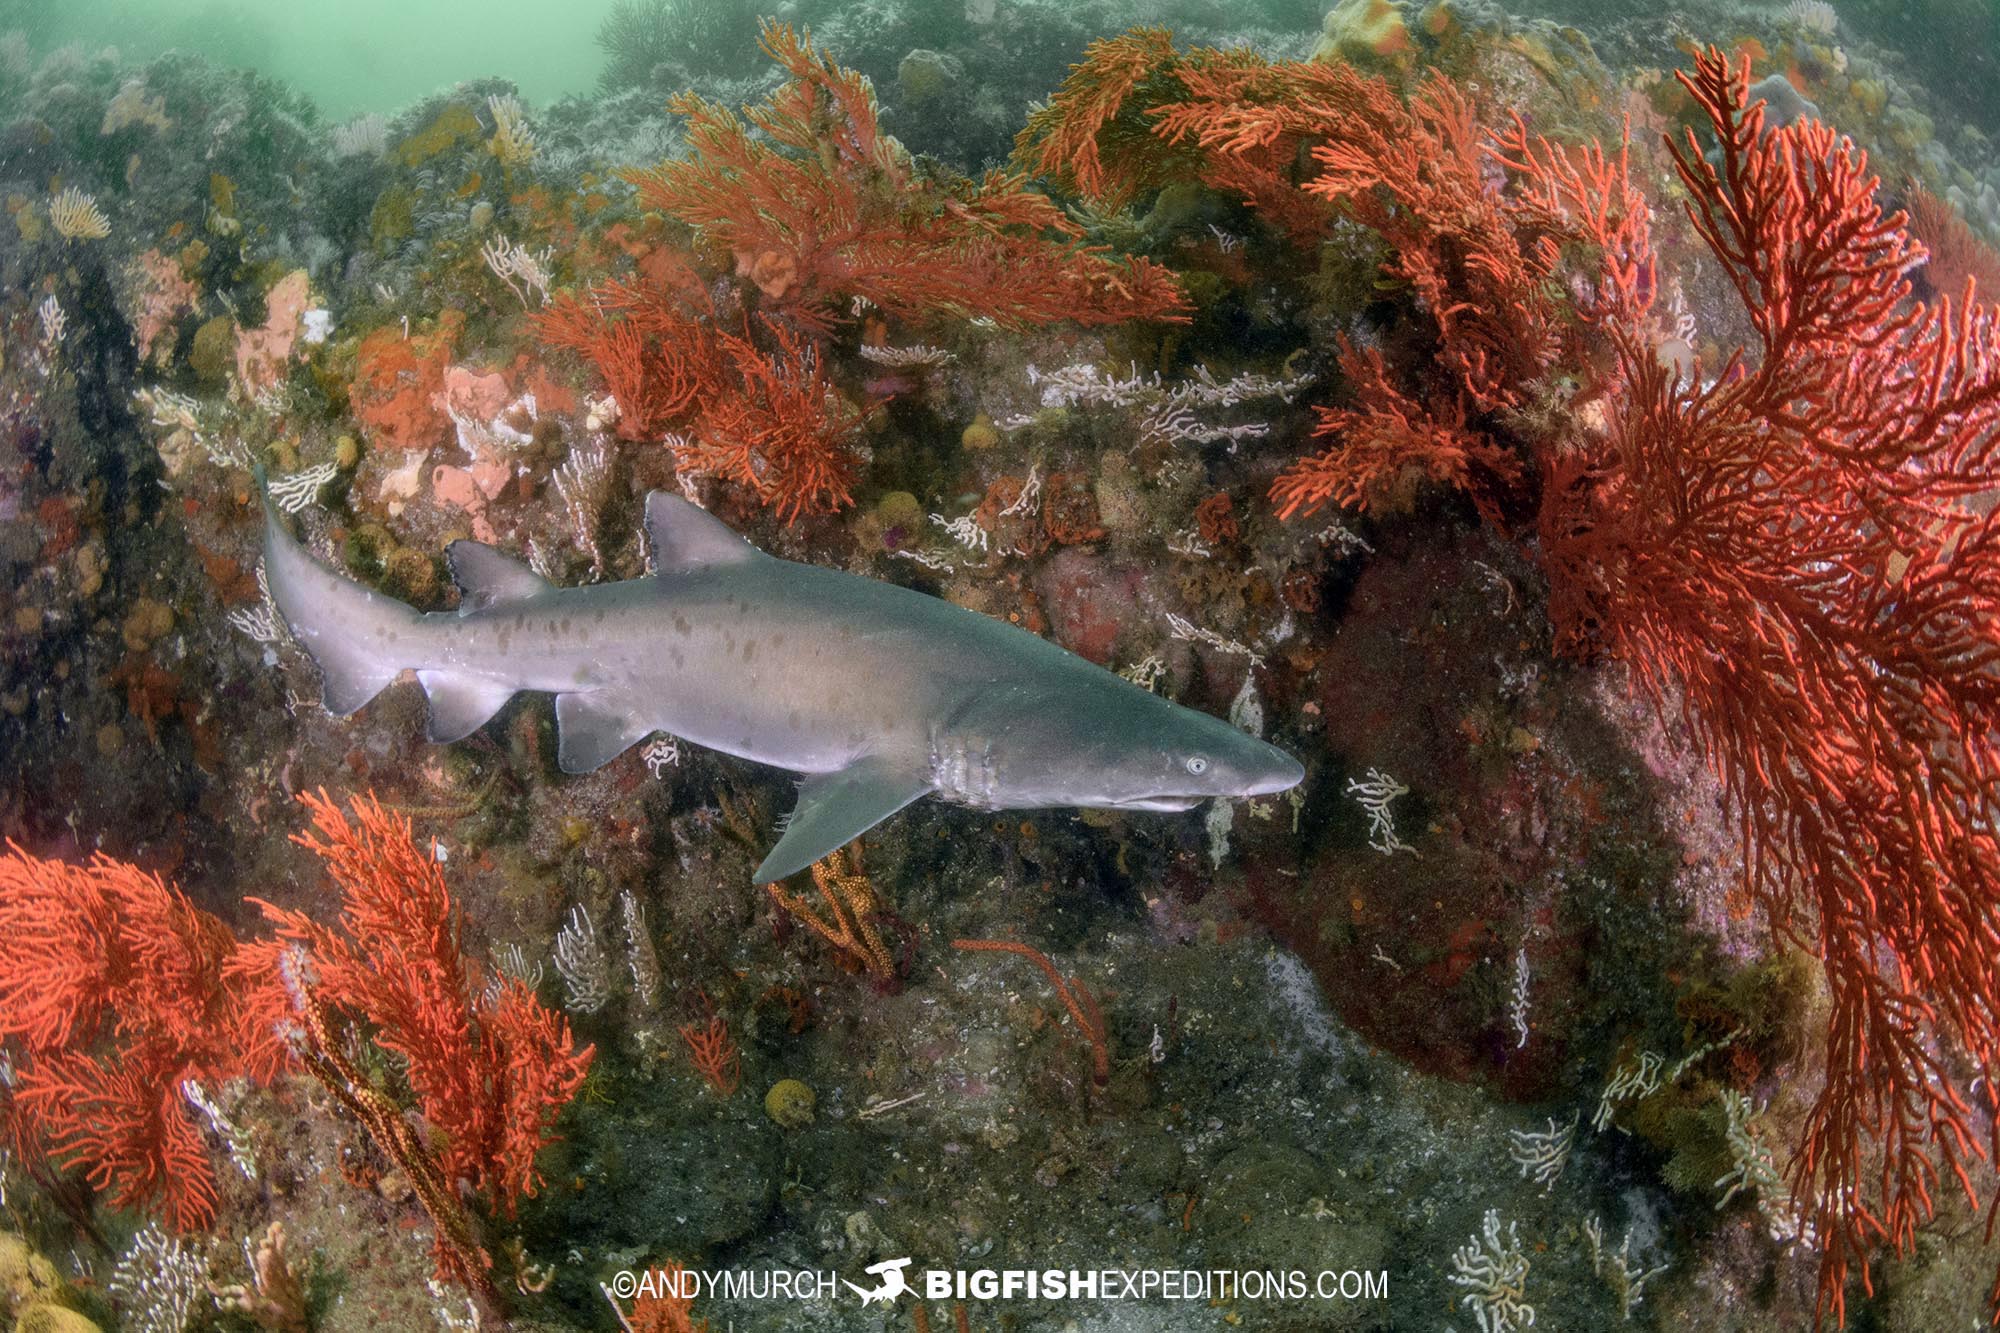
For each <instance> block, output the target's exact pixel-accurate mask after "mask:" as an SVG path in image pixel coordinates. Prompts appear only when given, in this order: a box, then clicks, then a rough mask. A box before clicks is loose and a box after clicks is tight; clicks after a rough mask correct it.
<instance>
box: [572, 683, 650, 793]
mask: <svg viewBox="0 0 2000 1333" xmlns="http://www.w3.org/2000/svg"><path fill="white" fill-rule="evenodd" d="M644 711H645V710H644V709H643V708H641V707H640V706H639V704H638V701H637V700H635V699H633V698H632V696H630V695H629V694H622V693H619V692H618V691H615V690H578V691H576V692H574V693H571V694H558V695H557V696H556V764H557V766H558V767H560V768H561V769H562V771H563V772H565V773H588V772H590V771H591V770H592V769H595V768H602V767H604V766H605V765H606V764H608V763H610V762H611V761H612V760H613V759H616V758H617V757H618V756H619V755H621V754H623V753H625V751H626V750H628V749H630V748H631V747H632V746H634V745H636V744H637V743H638V742H640V741H642V740H644V739H645V738H646V737H647V736H648V735H649V734H651V732H652V731H653V730H654V727H653V724H652V723H650V722H642V721H639V720H638V719H639V717H640V716H641V715H642V714H643V713H644Z"/></svg>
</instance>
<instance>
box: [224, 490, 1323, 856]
mask: <svg viewBox="0 0 2000 1333" xmlns="http://www.w3.org/2000/svg"><path fill="white" fill-rule="evenodd" d="M264 514H265V536H264V569H265V577H266V580H267V582H268V583H269V587H270V594H271V600H272V602H273V603H274V604H275V606H276V608H277V611H278V613H279V615H280V616H282V617H283V619H284V621H285V624H286V626H287V627H288V628H289V629H290V630H291V633H292V637H293V638H294V639H295V640H296V641H297V643H298V644H299V645H300V646H301V647H302V648H304V650H305V651H306V653H307V654H308V655H310V656H311V658H312V659H313V661H314V663H315V664H316V665H317V666H318V668H319V674H320V682H321V691H322V703H323V705H324V706H325V708H326V709H327V711H328V712H330V713H332V714H334V715H336V716H340V717H346V716H349V715H351V714H353V713H355V712H356V711H358V710H359V709H360V708H361V707H362V706H363V705H364V704H366V703H367V702H368V701H369V700H371V699H373V698H374V697H375V696H376V695H377V694H378V693H380V692H381V691H382V690H383V689H385V688H386V687H387V686H388V685H389V684H391V683H392V682H393V681H395V680H396V679H398V678H399V677H400V676H401V675H402V674H403V673H404V672H405V671H414V672H415V673H416V678H417V680H418V681H419V682H420V683H421V684H422V686H423V689H424V692H425V694H426V695H427V696H428V699H429V705H430V718H429V737H430V739H431V740H432V741H433V742H437V743H440V744H442V743H448V742H451V741H456V740H460V739H463V738H464V737H466V736H468V735H470V734H471V733H472V732H474V731H475V730H477V729H478V728H479V727H480V726H482V725H484V724H485V723H486V722H487V721H488V719H490V718H491V717H492V716H493V715H494V714H495V713H497V712H499V711H500V709H501V708H502V707H503V706H504V705H505V704H506V703H507V702H508V701H509V700H510V699H512V698H513V697H514V695H515V694H517V693H520V692H523V691H537V692H542V693H547V694H553V695H554V696H555V715H556V731H557V746H556V761H557V765H558V767H560V768H561V769H562V770H563V771H564V772H566V773H586V772H590V771H591V770H593V769H596V768H599V767H601V766H603V765H604V764H607V763H609V762H610V761H611V760H612V759H614V758H616V757H617V756H618V755H620V754H621V753H623V752H624V751H625V750H626V749H627V748H629V747H630V746H632V745H634V744H636V743H637V742H639V741H641V740H644V739H645V738H646V737H648V736H650V735H652V734H653V733H655V732H665V733H668V734H670V735H672V736H675V737H678V738H680V739H683V740H687V741H691V742H694V743H696V744H699V745H703V746H706V747H708V748H710V749H713V750H718V751H721V752H722V753H724V754H728V755H733V756H736V757H738V758H741V759H748V760H752V761H754V762H757V763H760V764H767V765H771V766H774V767H777V768H781V769H786V770H789V771H790V772H792V773H795V774H798V775H799V776H800V777H801V779H802V781H801V784H800V787H799V794H798V803H797V805H796V807H795V808H794V810H793V811H792V813H791V816H790V817H789V819H787V820H784V821H782V822H781V825H780V830H781V831H780V834H779V837H778V839H777V842H776V844H775V845H773V846H772V847H771V849H770V851H769V854H768V855H766V856H765V857H764V859H763V862H762V863H761V864H760V865H759V866H758V867H757V869H756V873H755V877H754V882H756V883H758V884H764V883H768V882H771V881H773V880H779V879H783V878H785V877H786V876H788V875H793V874H796V873H798V872H799V871H801V870H804V869H805V868H807V867H808V866H810V865H811V864H812V863H813V862H815V861H817V860H820V859H821V858H823V857H825V856H828V855H830V854H831V853H833V852H834V851H836V850H838V849H839V848H841V847H843V846H845V845H846V844H847V843H848V842H850V841H851V840H853V839H854V838H856V837H859V836H860V835H861V834H862V833H864V832H866V831H867V830H869V829H871V828H873V827H874V826H875V825H877V824H878V823H880V822H881V821H883V820H885V819H887V818H889V817H890V816H891V815H894V814H895V813H896V812H897V811H899V810H901V809H903V807H905V806H907V805H909V804H910V803H911V802H912V801H915V800H918V799H919V798H921V797H924V796H935V797H939V798H942V799H944V800H946V801H950V802H955V803H958V804H961V805H966V806H971V807H974V808H977V809H982V810H1002V809H1037V808H1055V807H1081V808H1094V809H1103V810H1121V811H1185V810H1190V809H1193V808H1194V807H1195V806H1197V805H1200V804H1202V803H1203V802H1206V801H1210V800H1214V799H1217V798H1241V797H1250V796H1261V795H1266V794H1269V793H1273V792H1281V791H1284V790H1286V789H1288V788H1290V787H1292V786H1294V785H1296V784H1297V783H1298V782H1300V781H1301V780H1302V779H1303V778H1304V776H1305V769H1304V767H1303V766H1302V765H1301V764H1300V763H1299V761H1298V760H1296V759H1294V758H1293V757H1292V756H1290V755H1289V754H1286V753H1285V752H1284V751H1283V750H1280V749H1278V748H1277V747H1276V746H1274V745H1270V744H1268V743H1266V742H1265V741H1263V740H1260V739H1258V738H1257V737H1255V736H1252V735H1249V734H1248V733H1247V732H1244V731H1242V730H1240V729H1238V728H1236V727H1234V726H1231V725H1230V724H1229V723H1228V722H1225V721H1223V720H1221V719H1219V718H1215V717H1211V716H1209V715H1208V714H1206V713H1202V712H1198V711H1196V710H1194V709H1190V708H1185V707H1182V706H1181V705H1179V704H1176V703H1173V702H1172V701H1170V700H1167V699H1164V698H1161V697H1160V696H1158V695H1156V694H1154V693H1152V692H1151V691H1149V690H1146V689H1143V688H1141V687H1139V686H1138V685H1135V684H1133V683H1132V682H1131V681H1128V680H1126V679H1124V678H1123V677H1121V676H1119V675H1117V674H1115V673H1114V672H1111V671H1107V670H1105V669H1104V668H1102V667H1100V666H1097V665H1096V664H1095V663H1092V662H1090V661H1087V660H1086V659H1084V658H1081V657H1079V656H1077V655H1076V654H1074V653H1071V652H1069V651H1067V650H1065V649H1064V648H1062V647H1060V646H1059V645H1057V644H1054V643H1051V642H1049V641H1048V640H1046V639H1043V638H1040V637H1038V636H1036V635H1034V634H1030V633H1028V632H1027V631H1025V630H1022V629H1019V628H1016V627H1015V626H1013V625H1009V624H1006V623H1004V622H1002V621H1000V620H997V619H994V618H992V617H990V616H985V615H981V614H979V613H978V612H976V611H971V610H968V609H966V608H964V607H960V606H955V605H953V604H952V603H950V602H947V601H945V600H943V599H941V598H938V597H933V596H930V595H928V594H926V593H923V592H919V591H917V590H915V589H912V588H904V587H901V586H898V585H896V584H893V583H886V582H882V581H879V580H876V579H870V578H864V577H861V576H859V575H855V574H848V573H845V572H843V571H840V570H834V569H827V568H823V567H821V566H817V565H809V564H801V563H797V562H795V561H790V560H785V559H782V558H780V557H777V556H773V555H770V554H768V553H766V552H764V551H761V550H759V549H758V548H757V547H755V546H754V545H752V544H751V543H750V542H749V541H747V540H745V539H744V538H743V537H742V536H740V535H738V534H737V533H736V532H735V531H734V530H732V529H731V528H730V527H729V526H728V525H727V524H725V523H723V522H722V521H721V520H720V519H718V518H716V517H715V516H714V515H712V514H710V513H708V512H707V511H706V510H704V509H702V508H700V507H699V506H697V505H695V504H693V503H691V502H689V501H688V500H686V499H684V498H683V497H681V496H679V495H675V494H672V493H670V492H665V491H654V492H652V493H651V494H650V495H648V496H647V497H646V501H645V510H644V521H645V530H646V534H647V537H648V540H649V542H650V547H651V552H652V564H653V568H652V572H651V573H649V574H647V575H645V576H644V577H641V578H634V579H626V580H622V581H618V582H611V583H599V584H589V585H585V586H581V587H558V586H555V585H553V584H551V583H550V582H548V581H547V580H545V579H543V578H542V577H541V576H540V575H538V574H536V573H535V572H534V571H533V570H532V569H530V568H529V567H528V566H527V565H525V564H523V563H521V562H520V561H518V560H516V559H514V558H512V557H511V556H509V555H507V554H506V553H504V552H502V551H500V550H498V549H496V548H495V547H492V546H489V545H485V544H482V543H479V542H474V541H456V542H453V543H452V544H451V545H450V546H449V547H447V548H446V557H447V560H448V562H449V565H450V568H451V572H452V577H453V579H454V581H455V582H456V583H457V585H458V588H459V602H458V606H457V607H456V609H453V610H448V611H432V612H425V611H420V610H418V609H417V608H415V607H412V606H409V605H407V604H405V603H403V602H401V601H398V600H396V599H395V598H392V597H389V596H387V595H386V594H383V593H381V592H377V591H375V590H373V589H371V588H369V587H367V586H365V585H363V584H361V583H359V582H356V581H355V580H353V579H350V578H348V577H346V576H345V575H343V574H340V573H338V572H336V571H335V570H332V569H330V568H328V567H327V566H326V565H324V564H322V563H320V562H319V561H318V560H317V559H315V558H314V557H313V555H312V554H311V553H310V552H309V551H308V550H307V549H306V548H305V546H304V545H302V544H301V543H300V541H299V540H298V539H297V538H296V537H294V536H293V535H292V533H291V531H290V530H289V529H288V528H287V527H286V526H285V522H284V519H283V518H282V516H280V515H279V513H278V511H277V508H276V506H275V505H273V504H272V503H271V501H270V499H269V497H268V496H266V497H265V501H264Z"/></svg>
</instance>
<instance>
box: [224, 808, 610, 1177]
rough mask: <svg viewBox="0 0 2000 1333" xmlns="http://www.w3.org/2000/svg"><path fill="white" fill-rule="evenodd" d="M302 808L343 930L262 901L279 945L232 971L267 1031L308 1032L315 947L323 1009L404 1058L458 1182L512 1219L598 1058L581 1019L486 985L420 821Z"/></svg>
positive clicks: (442, 1156)
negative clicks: (419, 833) (252, 989)
mask: <svg viewBox="0 0 2000 1333" xmlns="http://www.w3.org/2000/svg"><path fill="white" fill-rule="evenodd" d="M300 799H301V800H302V801H303V802H304V803H305V805H306V807H307V808H308V809H309V810H311V811H312V815H313V831H312V832H309V833H304V834H298V835H295V836H294V841H296V842H297V843H298V844H299V845H300V846H302V847H305V848H306V849H308V850H309V851H311V852H313V853H314V854H316V855H317V856H319V857H320V858H321V860H323V861H324V862H325V863H326V867H327V870H328V872H329V873H330V874H331V875H332V876H333V879H334V882H335V883H336V884H338V885H339V886H340V890H341V914H340V923H339V927H338V929H336V928H333V927H328V926H323V925H320V924H319V923H318V922H315V921H313V920H311V919H310V918H308V917H306V916H304V915H303V914H301V913H298V912H291V911H286V910H285V909H283V908H279V907H275V906H273V905H271V904H270V903H263V902H259V903H258V906H260V907H261V908H262V909H263V911H264V915H265V916H266V918H268V919H269V920H270V921H271V922H272V923H273V924H274V925H276V926H277V928H278V938H277V939H276V940H273V941H264V942H260V943H259V944H256V945H251V946H246V947H245V948H244V950H243V951H242V952H241V954H240V955H239V958H238V962H237V963H236V964H234V965H232V971H233V972H234V971H240V972H242V973H243V974H245V975H248V976H250V977H254V978H256V979H258V981H259V982H260V984H261V991H260V1004H261V1010H262V1015H263V1017H264V1020H265V1021H264V1023H263V1024H262V1026H263V1028H264V1030H266V1031H268V1032H272V1033H276V1032H278V1031H280V1030H282V1029H283V1028H285V1027H286V1026H287V1025H288V1024H290V1025H293V1026H296V1022H297V1020H296V1016H295V1012H294V1011H295V1009H296V1007H297V999H298V997H297V996H296V995H294V994H293V993H292V992H293V990H295V989H296V987H295V986H292V985H288V984H287V983H286V982H285V980H284V978H285V976H286V974H287V969H288V968H289V969H293V970H294V971H297V970H298V968H299V962H294V961H292V960H291V959H290V958H289V957H288V955H289V954H290V953H291V951H293V950H298V951H302V954H303V958H302V959H301V960H300V961H301V962H302V963H303V969H304V972H305V973H306V974H308V975H309V977H310V982H311V992H312V996H313V998H314V1000H315V1001H317V1002H318V1003H319V1004H321V1005H322V1006H324V1008H325V1010H326V1011H327V1012H328V1013H329V1014H330V1015H332V1016H335V1017H339V1018H345V1019H347V1020H348V1021H350V1022H354V1023H359V1024H362V1025H363V1026H364V1030H365V1031H366V1032H367V1033H368V1034H369V1035H370V1036H371V1037H372V1039H373V1040H374V1042H375V1044H376V1045H378V1046H380V1047H381V1048H382V1049H384V1050H386V1051H390V1052H392V1053H394V1054H395V1055H397V1056H400V1057H401V1058H402V1061H403V1062H404V1068H405V1071H406V1076H407V1078H408V1080H409V1084H410V1089H411V1091H412V1092H414V1093H415V1094H416V1099H417V1107H418V1109H419V1110H420V1111H421V1112H422V1114H423V1117H424V1120H425V1122H426V1123H427V1124H428V1125H429V1126H430V1127H431V1128H432V1129H433V1130H434V1131H435V1132H436V1134H437V1136H438V1138H439V1140H440V1143H439V1145H438V1146H437V1155H438V1159H439V1162H440V1164H441V1166H442V1169H443V1172H444V1175H445V1177H446V1178H447V1179H448V1180H450V1181H454V1182H464V1183H465V1184H466V1185H468V1186H469V1187H471V1188H472V1189H474V1190H475V1191H477V1192H478V1193H480V1194H482V1195H483V1196H485V1197H486V1198H487V1199H488V1200H489V1201H490V1202H491V1203H492V1205H493V1206H494V1207H496V1208H499V1209H501V1210H503V1211H506V1212H511V1211H512V1210H513V1208H514V1206H515V1203H516V1201H517V1200H518V1199H519V1198H520V1197H521V1196H522V1195H531V1194H533V1193H534V1192H535V1190H536V1188H537V1186H538V1184H539V1181H540V1177H539V1175H538V1174H537V1172H536V1170H535V1154H536V1153H537V1152H538V1151H539V1150H540V1149H541V1148H543V1147H545V1146H546V1145H547V1144H548V1143H549V1142H550V1141H551V1138H552V1133H553V1125H554V1121H555V1117H556V1115H557V1114H558V1113H559V1112H560V1111H561V1110H562V1108H563V1107H564V1106H566V1105H567V1104H568V1103H569V1101H570V1099H571V1098H572V1097H573V1096H574V1095H575V1094H576V1090H577V1089H578V1087H580V1086H581V1085H582V1083H583V1077H584V1074H585V1072H586V1071H587V1070H588V1069H589V1067H590V1062H591V1058H592V1055H593V1054H594V1048H591V1047H585V1048H584V1049H583V1050H581V1051H578V1050H575V1049H574V1043H573V1042H572V1040H571V1037H570V1031H569V1023H568V1021H567V1020H566V1019H564V1018H563V1017H562V1016H561V1015H560V1014H558V1013H553V1012H551V1011H549V1010H547V1009H545V1008H544V1007H543V1006H542V1005H541V1004H540V1002H539V1001H537V1000H536V999H535V998H534V996H533V994H532V993H531V992H529V991H528V990H527V988H526V987H524V986H522V985H521V984H520V983H518V982H511V981H502V982H501V983H500V984H499V985H497V986H495V987H492V988H490V989H488V988H487V987H485V985H484V983H483V982H482V980H481V978H480V977H479V975H478V971H477V969H476V967H475V966H474V965H473V964H472V963H471V962H470V961H468V960H467V959H466V957H465V953H464V949H463V947H462V942H461V939H460V934H459V924H458V921H457V918H456V916H455V914H454V912H453V909H452V901H451V894H450V891H449V890H448V889H447V888H446V886H445V882H444V876H443V874H442V872H441V871H440V869H439V867H438V863H437V860H436V858H435V857H434V856H432V855H430V854H429V853H428V852H426V851H425V850H423V849H422V848H420V847H418V846H417V843H416V840H415V838H414V837H413V836H412V834H411V831H410V825H409V821H408V820H406V819H404V818H402V817H401V816H400V815H396V814H393V813H391V812H390V811H388V810H385V809H384V808H383V807H382V806H381V805H380V804H379V803H378V802H376V801H375V800H374V799H373V798H372V797H364V798H362V799H359V800H356V801H355V802H353V804H352V806H351V811H352V818H350V817H349V815H348V814H347V813H343V812H342V811H341V810H340V809H339V807H337V806H336V805H334V803H333V802H332V801H331V800H329V799H328V798H327V797H326V796H325V795H324V793H322V794H320V795H318V796H313V795H306V796H303V797H301V798H300ZM252 901H256V900H254V899H253V900H252ZM271 1040H274V1041H275V1040H277V1038H276V1037H275V1036H273V1037H272V1038H271Z"/></svg>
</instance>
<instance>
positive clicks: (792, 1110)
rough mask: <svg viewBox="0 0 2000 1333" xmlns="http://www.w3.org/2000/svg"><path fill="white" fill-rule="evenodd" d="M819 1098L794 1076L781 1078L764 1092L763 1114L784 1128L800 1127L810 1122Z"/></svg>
mask: <svg viewBox="0 0 2000 1333" xmlns="http://www.w3.org/2000/svg"><path fill="white" fill-rule="evenodd" d="M818 1104H819V1098H817V1097H815V1096H814V1095H813V1090H812V1089H811V1088H809V1087H807V1086H806V1085H805V1084H803V1083H801V1082H799V1081H798V1080H797V1079H795V1078H781V1079H779V1080H778V1081H777V1082H776V1083H773V1084H772V1085H771V1090H770V1091H769V1092H767V1093H765V1094H764V1114H765V1115H767V1116H770V1117H771V1119H772V1121H773V1122H774V1123H776V1124H778V1125H780V1126H782V1127H784V1128H785V1129H800V1128H803V1127H804V1126H806V1125H810V1124H811V1123H812V1118H813V1110H814V1108H815V1107H817V1106H818Z"/></svg>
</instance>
